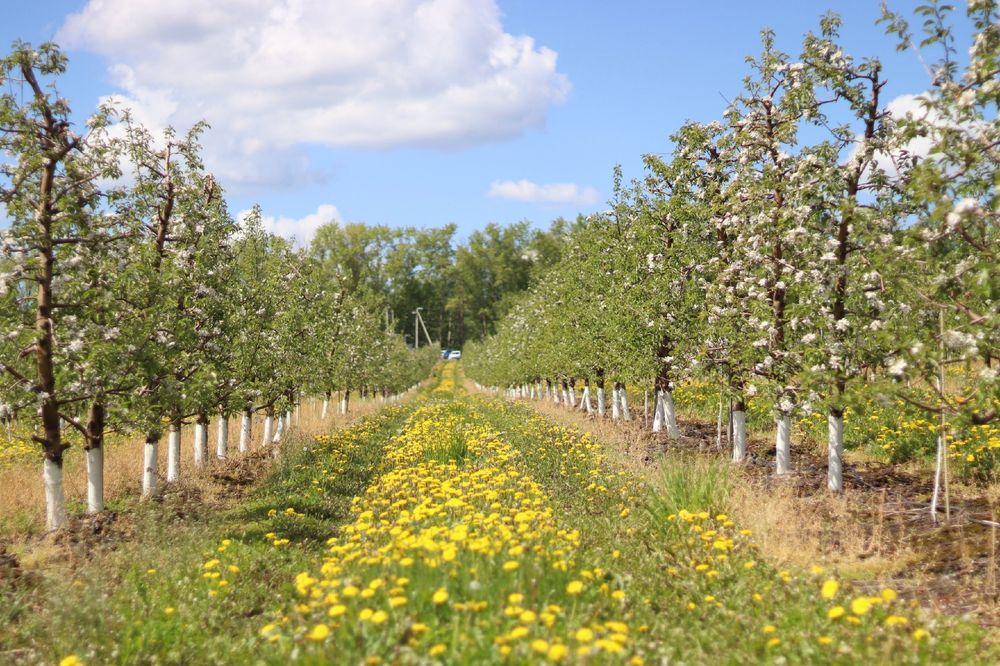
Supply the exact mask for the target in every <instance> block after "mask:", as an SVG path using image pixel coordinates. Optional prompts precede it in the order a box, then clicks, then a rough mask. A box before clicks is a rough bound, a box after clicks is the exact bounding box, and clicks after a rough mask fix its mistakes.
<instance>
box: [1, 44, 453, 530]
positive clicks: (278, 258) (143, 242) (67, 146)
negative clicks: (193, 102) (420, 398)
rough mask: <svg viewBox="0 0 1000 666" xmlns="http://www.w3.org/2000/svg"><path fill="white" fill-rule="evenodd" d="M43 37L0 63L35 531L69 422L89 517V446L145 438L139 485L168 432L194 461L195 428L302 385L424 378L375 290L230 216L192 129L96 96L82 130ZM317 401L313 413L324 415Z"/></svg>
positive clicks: (274, 435)
mask: <svg viewBox="0 0 1000 666" xmlns="http://www.w3.org/2000/svg"><path fill="white" fill-rule="evenodd" d="M65 68H66V58H65V56H64V55H63V54H62V53H61V52H60V51H59V50H58V48H57V47H56V46H55V45H52V44H44V45H42V46H41V47H40V48H38V49H33V48H32V47H31V46H29V45H27V44H22V43H18V44H15V46H14V49H13V52H12V53H11V54H10V55H8V56H7V57H5V58H3V59H2V60H0V86H2V88H3V90H2V92H0V154H2V156H3V157H2V158H0V203H2V204H3V206H4V208H5V212H6V217H7V218H8V219H9V223H10V226H9V228H7V229H0V411H2V412H4V413H5V414H6V415H11V414H13V415H15V418H18V419H26V420H32V421H33V422H34V423H35V424H36V427H35V434H34V439H35V441H36V442H37V443H38V444H39V445H40V447H41V449H42V452H43V456H44V483H45V490H46V503H47V523H48V526H49V528H53V529H54V528H57V527H59V526H61V525H62V524H63V523H64V521H65V519H66V510H65V502H64V495H63V484H62V467H63V455H64V452H65V450H66V448H67V437H66V432H65V431H66V429H67V428H68V429H71V430H72V431H75V432H77V433H78V434H79V436H80V437H82V439H83V441H84V448H85V449H86V455H87V466H88V509H89V510H90V511H100V510H102V509H103V441H104V437H105V434H106V433H107V432H109V431H112V430H115V431H129V432H140V433H145V441H146V445H145V456H144V458H145V459H144V465H143V480H142V487H143V493H144V494H147V495H148V494H153V493H155V492H156V491H157V487H156V486H157V480H158V477H159V471H158V469H157V458H158V446H159V441H160V439H161V433H162V431H163V430H164V429H167V430H168V432H169V438H168V456H167V457H168V463H167V470H166V480H167V481H173V480H176V479H177V478H178V476H179V473H180V431H181V428H182V426H183V425H184V424H186V423H192V422H193V423H194V426H195V438H194V439H195V446H194V461H195V464H196V465H204V464H205V463H206V462H207V460H208V454H207V440H208V436H207V433H208V425H209V421H210V419H211V418H212V417H216V416H217V417H219V419H220V420H219V424H220V425H219V428H220V430H219V438H218V446H217V451H216V454H217V455H218V456H220V457H225V455H226V448H227V442H228V432H227V425H226V424H227V423H228V418H229V417H230V416H233V415H242V427H241V435H240V443H239V447H240V450H241V451H242V450H246V449H247V448H249V447H250V445H251V442H250V436H251V433H250V423H251V417H252V415H253V414H254V413H256V412H259V413H262V414H263V415H264V416H265V419H264V433H263V438H262V442H263V443H264V444H268V443H270V442H272V441H276V440H277V439H278V438H280V432H281V430H282V428H283V427H284V425H285V421H284V420H283V419H281V418H280V417H281V415H283V414H287V413H288V412H290V410H291V409H292V407H293V406H294V405H295V404H296V403H297V401H298V400H299V399H300V397H301V396H303V395H314V396H319V395H324V396H325V397H326V400H327V404H328V402H329V397H330V395H331V392H332V391H342V392H343V394H344V403H343V407H342V408H343V409H346V407H347V405H346V400H347V398H348V396H349V395H350V391H351V389H357V388H360V387H368V388H369V389H371V390H376V391H381V392H383V393H384V394H385V393H395V392H398V391H401V390H403V389H405V388H407V387H409V386H411V385H413V384H414V383H416V382H417V381H419V380H420V379H422V378H423V377H424V376H425V375H426V374H427V372H428V371H429V368H430V365H431V364H432V363H433V362H434V360H435V358H434V357H435V352H434V350H433V349H429V350H427V351H424V352H423V353H419V354H414V352H412V351H411V350H409V349H408V348H407V347H406V345H405V343H404V341H403V340H402V339H401V338H400V337H399V336H398V335H396V334H394V333H392V332H390V331H389V329H388V326H387V325H386V318H385V302H384V299H383V298H382V297H381V295H380V294H378V293H374V292H372V291H371V290H367V289H364V288H362V287H361V286H359V285H357V284H355V283H352V282H351V281H350V280H349V279H347V278H346V277H345V275H344V273H343V271H342V269H341V267H340V266H338V265H337V264H335V263H331V262H324V261H320V260H318V259H316V258H313V257H310V256H308V255H307V254H306V253H304V252H298V251H295V250H294V248H293V247H292V246H291V245H290V244H289V243H288V242H287V241H285V240H283V239H281V238H278V237H275V236H273V235H270V234H267V233H265V232H264V230H263V228H262V224H261V213H260V210H259V209H255V210H254V211H252V213H251V214H250V215H249V216H248V217H247V218H246V219H245V220H243V221H241V222H237V221H236V220H234V218H233V217H232V216H231V215H230V214H229V212H228V211H227V209H226V204H225V201H224V198H223V192H222V189H221V187H220V185H219V184H218V183H217V182H216V181H215V180H214V179H213V177H212V176H211V174H209V173H208V172H206V170H205V168H204V165H203V164H202V161H201V158H200V147H199V144H198V137H199V135H200V134H201V132H202V131H203V130H204V129H205V128H204V127H203V126H197V127H195V128H193V129H192V130H191V131H189V132H188V133H186V134H178V133H175V132H174V131H173V130H168V131H167V132H165V133H164V135H163V136H162V137H154V136H153V135H152V134H151V133H150V132H149V131H148V130H146V129H145V128H143V127H142V126H141V125H140V124H138V123H137V122H136V121H135V120H134V118H132V117H131V116H130V115H129V113H128V112H122V113H118V112H117V111H116V110H115V109H112V108H107V107H105V108H100V109H98V111H97V112H96V113H95V114H94V115H93V116H91V117H90V118H89V119H88V120H87V122H86V126H85V127H84V128H82V131H79V132H78V131H77V130H76V129H75V128H74V125H73V123H72V121H71V118H72V116H71V109H70V106H69V103H68V102H67V101H66V100H65V99H63V98H62V97H60V96H59V94H58V92H57V90H56V88H55V83H54V82H55V80H56V79H57V78H58V76H59V75H61V74H63V73H64V71H65ZM324 411H325V410H324Z"/></svg>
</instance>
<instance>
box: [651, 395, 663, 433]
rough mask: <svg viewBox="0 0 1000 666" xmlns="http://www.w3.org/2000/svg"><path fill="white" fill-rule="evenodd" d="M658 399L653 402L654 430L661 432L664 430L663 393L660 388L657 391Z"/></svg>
mask: <svg viewBox="0 0 1000 666" xmlns="http://www.w3.org/2000/svg"><path fill="white" fill-rule="evenodd" d="M655 396H656V400H655V402H654V403H653V432H661V431H662V430H663V421H664V416H663V394H662V393H661V392H660V390H659V389H657V390H656V393H655Z"/></svg>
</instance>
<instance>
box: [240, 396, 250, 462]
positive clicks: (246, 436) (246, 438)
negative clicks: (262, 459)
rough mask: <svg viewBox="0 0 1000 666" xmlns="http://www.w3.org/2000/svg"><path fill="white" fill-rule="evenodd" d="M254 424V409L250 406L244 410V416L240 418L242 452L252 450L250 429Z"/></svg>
mask: <svg viewBox="0 0 1000 666" xmlns="http://www.w3.org/2000/svg"><path fill="white" fill-rule="evenodd" d="M252 426H253V410H252V409H250V408H249V407H248V408H247V409H245V410H243V417H242V418H241V419H240V453H246V452H247V451H249V450H250V429H251V427H252Z"/></svg>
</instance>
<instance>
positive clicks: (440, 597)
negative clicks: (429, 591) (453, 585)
mask: <svg viewBox="0 0 1000 666" xmlns="http://www.w3.org/2000/svg"><path fill="white" fill-rule="evenodd" d="M431 601H433V602H434V603H435V604H437V605H441V604H443V603H444V602H446V601H448V590H446V589H444V588H443V587H439V588H438V589H437V591H436V592H435V593H434V596H432V597H431Z"/></svg>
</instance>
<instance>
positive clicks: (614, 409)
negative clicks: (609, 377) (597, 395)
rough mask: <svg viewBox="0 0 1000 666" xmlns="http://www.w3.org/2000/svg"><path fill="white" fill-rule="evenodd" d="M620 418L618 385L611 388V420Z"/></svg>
mask: <svg viewBox="0 0 1000 666" xmlns="http://www.w3.org/2000/svg"><path fill="white" fill-rule="evenodd" d="M621 417H622V397H621V391H620V390H619V389H618V385H617V384H615V385H613V386H612V387H611V419H612V420H614V421H617V420H619V419H620V418H621Z"/></svg>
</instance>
